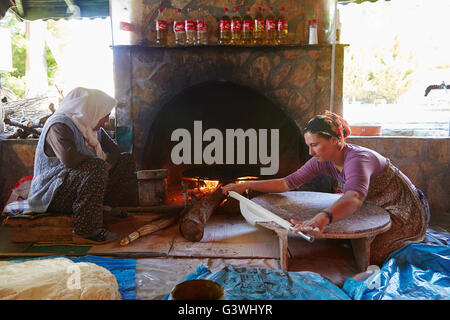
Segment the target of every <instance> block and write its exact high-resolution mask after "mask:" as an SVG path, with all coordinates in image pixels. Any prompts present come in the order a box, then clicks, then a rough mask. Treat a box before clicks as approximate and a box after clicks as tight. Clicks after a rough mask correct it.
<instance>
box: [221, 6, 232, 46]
mask: <svg viewBox="0 0 450 320" xmlns="http://www.w3.org/2000/svg"><path fill="white" fill-rule="evenodd" d="M223 10H224V13H223V16H222V18H221V19H220V24H219V44H221V45H227V44H230V41H231V20H230V17H229V16H228V8H224V9H223Z"/></svg>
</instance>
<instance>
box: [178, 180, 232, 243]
mask: <svg viewBox="0 0 450 320" xmlns="http://www.w3.org/2000/svg"><path fill="white" fill-rule="evenodd" d="M221 186H222V184H219V186H218V187H217V188H216V189H215V190H214V191H213V192H211V193H209V194H206V195H205V196H203V198H201V199H200V200H199V201H198V202H197V203H195V204H194V205H193V206H192V208H191V209H190V210H188V211H187V212H186V214H185V215H183V216H182V217H181V218H180V233H181V235H182V236H183V237H184V238H185V239H187V240H189V241H192V242H198V241H200V240H201V239H202V238H203V232H204V229H205V225H206V222H207V221H208V220H209V218H210V217H211V215H212V214H213V212H214V211H215V209H216V208H217V207H218V206H219V205H220V204H221V203H222V201H223V200H224V199H225V198H226V195H224V194H223V193H222V189H221Z"/></svg>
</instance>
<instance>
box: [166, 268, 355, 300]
mask: <svg viewBox="0 0 450 320" xmlns="http://www.w3.org/2000/svg"><path fill="white" fill-rule="evenodd" d="M194 279H207V280H212V281H214V282H216V283H218V284H220V285H222V286H223V287H224V289H225V298H226V299H227V300H350V298H349V297H348V296H347V295H346V294H345V293H344V292H343V291H342V290H341V289H339V287H337V286H336V285H334V284H333V283H332V282H330V281H328V280H327V279H325V278H323V277H322V276H321V275H319V274H317V273H313V272H284V271H282V270H278V269H275V270H274V269H266V268H250V267H233V266H226V267H224V268H222V269H221V270H219V271H217V272H214V273H212V272H211V271H210V270H209V269H208V268H207V267H206V266H204V265H201V266H199V267H198V268H197V270H196V272H195V273H192V274H190V275H188V276H187V277H186V279H185V280H186V281H188V280H194ZM168 297H169V295H166V296H165V297H164V299H168Z"/></svg>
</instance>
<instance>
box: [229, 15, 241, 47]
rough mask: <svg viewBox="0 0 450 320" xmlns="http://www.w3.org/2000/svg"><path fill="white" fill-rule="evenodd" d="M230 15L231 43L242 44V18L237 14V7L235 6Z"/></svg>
mask: <svg viewBox="0 0 450 320" xmlns="http://www.w3.org/2000/svg"><path fill="white" fill-rule="evenodd" d="M233 10H234V12H233V15H232V17H231V42H230V43H231V44H235V45H241V44H242V19H241V15H240V14H239V9H238V8H237V7H235V8H234V9H233Z"/></svg>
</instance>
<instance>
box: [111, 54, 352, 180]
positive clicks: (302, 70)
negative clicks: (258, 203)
mask: <svg viewBox="0 0 450 320" xmlns="http://www.w3.org/2000/svg"><path fill="white" fill-rule="evenodd" d="M343 49H344V48H343V46H342V45H338V46H337V47H336V66H335V84H334V86H335V96H334V102H333V105H334V111H335V112H338V113H341V112H342V73H343V51H344V50H343ZM113 50H114V71H115V86H116V98H117V99H118V101H119V104H118V106H117V109H116V125H117V135H118V141H119V144H120V145H121V147H122V148H123V149H128V150H132V152H133V154H134V156H135V159H136V162H137V169H138V170H143V169H168V177H167V183H168V185H169V186H178V187H179V186H180V181H181V179H182V177H183V172H186V171H189V170H192V169H199V168H201V167H207V166H211V165H214V166H215V167H220V168H221V169H220V170H221V171H222V172H225V171H228V174H229V172H230V170H231V171H233V170H235V171H239V174H238V173H237V172H236V175H238V176H239V175H244V176H249V175H250V176H254V175H258V172H261V168H263V167H268V165H267V162H266V165H265V164H263V163H261V161H259V160H258V161H257V162H256V163H255V161H253V163H250V162H249V160H250V158H251V157H250V155H251V153H252V152H253V153H254V152H256V149H251V148H250V146H249V144H247V145H246V146H245V161H244V162H245V163H242V161H241V162H240V163H239V161H238V160H237V157H236V154H235V155H234V162H233V161H231V162H230V161H228V162H226V161H225V160H224V161H223V162H222V163H220V162H219V163H207V162H205V161H204V159H200V161H199V160H198V159H197V161H194V159H192V161H191V162H190V163H186V162H184V163H182V164H174V163H173V159H171V152H172V150H173V148H174V147H175V145H177V144H178V143H179V142H177V141H172V140H171V135H172V133H173V132H174V131H175V130H177V129H185V130H187V131H188V132H189V133H190V134H191V136H192V139H196V138H194V136H195V129H194V124H196V125H197V129H198V125H199V124H200V125H201V130H202V132H203V133H204V132H205V131H206V130H208V129H217V130H219V131H220V132H222V133H223V137H225V136H226V130H229V129H234V130H237V129H242V130H244V131H247V130H249V129H251V130H254V131H255V132H258V130H267V132H268V133H269V134H268V138H267V140H269V141H270V132H271V130H274V129H277V130H278V132H279V150H278V154H279V163H278V170H277V171H276V173H274V174H269V175H263V176H259V178H262V179H268V178H275V177H283V176H285V175H287V174H289V173H290V172H292V171H294V170H296V169H297V168H298V167H299V166H301V165H302V164H303V163H304V162H305V161H306V160H307V159H308V151H307V147H306V145H305V142H304V139H303V134H302V130H303V127H304V126H305V124H306V122H307V121H308V120H309V119H310V118H311V117H313V116H314V115H316V114H318V113H322V112H324V111H325V110H326V109H329V103H330V84H331V53H332V48H331V45H315V46H310V45H288V46H273V47H272V46H271V47H266V46H261V47H221V46H202V47H152V46H139V45H135V46H115V47H113ZM246 141H250V140H246ZM200 143H201V150H203V148H205V147H206V146H207V145H208V144H209V143H210V142H206V141H200ZM235 147H236V146H235ZM195 148H199V146H194V141H192V143H191V151H192V154H194V153H195V151H196V150H194V149H195ZM268 149H269V150H266V151H267V155H270V153H271V152H272V153H273V152H274V150H271V149H270V147H268ZM197 151H198V149H197ZM235 151H236V150H235ZM216 152H217V150H216ZM224 153H226V151H225V150H224ZM235 153H236V152H235ZM192 158H193V157H192ZM226 158H227V155H226V154H224V155H223V159H226ZM233 168H234V169H233Z"/></svg>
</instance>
